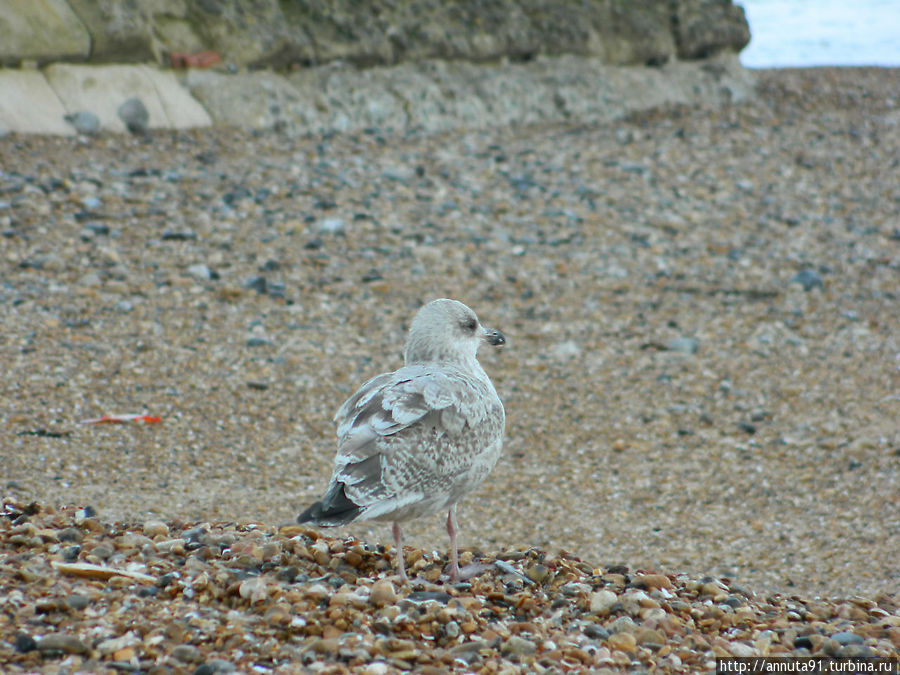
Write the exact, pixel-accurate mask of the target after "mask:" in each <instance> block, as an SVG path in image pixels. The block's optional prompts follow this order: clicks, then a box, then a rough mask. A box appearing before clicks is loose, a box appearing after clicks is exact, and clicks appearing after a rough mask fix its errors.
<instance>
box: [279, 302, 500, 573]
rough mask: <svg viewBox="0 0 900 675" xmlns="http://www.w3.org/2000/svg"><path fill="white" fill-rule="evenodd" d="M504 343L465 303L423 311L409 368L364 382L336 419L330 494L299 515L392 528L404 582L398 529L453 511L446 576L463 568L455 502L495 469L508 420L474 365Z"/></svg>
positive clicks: (408, 353)
mask: <svg viewBox="0 0 900 675" xmlns="http://www.w3.org/2000/svg"><path fill="white" fill-rule="evenodd" d="M505 343H506V338H505V337H504V336H503V333H501V332H500V331H498V330H490V329H487V328H484V327H483V326H482V325H481V322H480V321H479V320H478V317H477V316H476V315H475V312H473V311H472V310H471V309H469V308H468V307H467V306H466V305H464V304H462V303H461V302H457V301H456V300H449V299H447V298H441V299H439V300H434V301H432V302H430V303H428V304H427V305H424V306H423V307H422V308H421V309H419V311H418V312H417V313H416V316H415V317H414V318H413V321H412V324H411V325H410V328H409V335H408V336H407V339H406V347H405V349H404V355H403V356H404V366H403V367H402V368H400V369H399V370H395V371H394V372H391V373H383V374H381V375H378V376H376V377H373V378H372V379H371V380H369V381H368V382H366V383H365V384H364V385H362V387H360V388H359V390H358V391H357V392H356V393H355V394H353V396H351V397H350V398H349V399H347V401H346V402H345V403H344V404H343V405H342V406H341V407H340V409H339V410H338V411H337V414H336V415H335V416H334V421H335V422H336V423H337V436H338V448H337V456H336V457H335V461H334V471H333V472H332V475H331V482H330V483H329V485H328V489H327V490H326V491H325V496H323V497H322V499H321V500H320V501H317V502H315V503H314V504H312V505H311V506H310V507H309V508H307V509H306V510H305V511H304V512H303V513H301V514H300V515H299V516H297V522H298V523H303V524H310V525H315V526H320V527H334V526H338V525H347V524H348V523H353V522H356V521H359V520H386V521H391V522H392V523H393V528H392V532H393V535H394V545H395V548H396V552H397V570H398V574H399V577H400V579H401V581H402V582H407V581H408V578H407V576H406V570H405V566H404V559H403V546H402V537H403V534H402V530H401V527H400V523H401V522H403V521H406V520H410V519H412V518H419V517H423V516H430V515H433V514H435V513H439V512H443V511H446V512H447V534H448V535H449V536H450V566H449V576H450V580H451V581H452V582H457V581H459V580H461V579H463V574H462V573H461V572H460V569H459V553H458V549H457V541H456V535H457V533H458V532H459V525H458V524H457V521H456V503H457V502H458V501H459V500H460V499H461V498H462V497H463V496H465V495H466V494H468V493H469V492H471V491H472V490H474V489H475V488H476V487H478V485H480V484H481V482H482V481H483V480H484V479H485V478H486V477H487V475H488V474H489V473H490V472H491V470H492V469H493V468H494V465H495V464H496V463H497V460H498V459H499V458H500V452H501V449H502V446H503V432H504V429H505V427H506V413H505V412H504V410H503V403H501V401H500V397H499V396H497V391H496V389H494V385H493V384H492V383H491V380H490V378H489V377H488V376H487V373H485V372H484V368H482V367H481V364H480V363H479V362H478V359H477V358H476V354H477V352H478V348H479V347H480V346H481V345H482V344H489V345H492V346H499V345H503V344H505Z"/></svg>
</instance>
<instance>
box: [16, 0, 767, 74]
mask: <svg viewBox="0 0 900 675" xmlns="http://www.w3.org/2000/svg"><path fill="white" fill-rule="evenodd" d="M0 10H2V11H0V29H2V30H0V33H2V34H4V40H2V41H0V42H2V46H0V59H2V62H3V63H4V64H15V63H17V62H18V61H20V60H22V59H26V60H28V59H30V60H36V61H38V62H51V61H59V60H73V59H74V60H90V61H93V62H119V63H121V62H147V61H152V60H155V61H158V62H165V61H166V59H167V55H168V54H169V53H171V52H195V51H200V50H212V51H215V52H217V53H218V54H219V55H220V56H222V58H223V60H225V61H226V62H228V63H231V64H233V65H236V66H251V67H274V68H283V67H287V66H296V65H299V66H308V65H315V64H322V63H328V62H332V61H335V60H343V61H346V62H349V63H352V64H355V65H358V66H365V67H369V66H375V65H394V64H398V63H403V62H411V61H420V60H422V59H450V60H464V61H473V62H485V61H494V60H498V59H509V60H511V61H529V60H531V59H533V58H534V57H536V56H538V55H559V54H577V55H582V56H592V57H596V58H599V59H600V60H601V61H602V62H603V63H606V64H610V65H634V64H642V65H643V64H650V65H658V64H661V63H665V62H667V61H670V60H672V59H675V58H679V59H695V58H702V57H706V56H709V55H710V54H713V53H716V52H719V51H733V52H737V51H739V50H740V49H741V48H743V47H744V46H745V45H746V44H747V42H748V41H749V38H750V35H749V31H748V28H747V22H746V20H745V18H744V14H743V10H742V9H740V8H739V7H736V6H735V5H734V4H732V2H731V0H592V1H590V2H579V1H577V0H563V1H559V0H486V1H485V0H460V1H458V2H442V1H441V0H422V1H421V2H416V3H396V4H393V5H391V6H385V5H382V4H380V3H360V2H356V1H354V0H310V1H308V2H304V3H284V2H279V1H278V0H242V1H240V2H238V1H237V0H214V1H213V0H210V1H208V2H197V3H189V2H183V1H182V0H154V2H149V1H148V0H144V1H134V2H125V3H123V2H121V1H120V0H68V2H66V0H53V1H52V2H43V3H30V2H18V1H16V0H0ZM7 33H8V34H9V35H10V36H11V39H6V37H5V34H7Z"/></svg>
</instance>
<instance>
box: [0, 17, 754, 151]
mask: <svg viewBox="0 0 900 675" xmlns="http://www.w3.org/2000/svg"><path fill="white" fill-rule="evenodd" d="M749 39H750V35H749V31H748V28H747V22H746V20H745V19H744V14H743V10H742V9H740V8H739V7H736V6H735V5H734V4H732V1H731V0H459V1H458V2H443V1H441V0H421V1H420V2H416V3H393V4H391V5H389V6H386V5H384V4H380V3H361V2H358V1H357V0H308V1H306V2H302V3H301V2H281V1H279V0H241V1H239V0H204V1H203V2H184V0H130V1H129V2H121V1H120V0H48V1H47V2H42V3H30V2H24V1H22V0H0V65H6V66H18V65H25V64H35V63H36V64H37V65H38V66H40V67H41V68H42V70H41V71H40V72H38V71H35V70H34V69H33V68H32V69H31V70H30V71H29V69H28V68H22V69H21V70H12V69H0V128H3V129H5V130H7V131H13V132H24V133H54V134H71V133H73V132H76V131H77V132H78V133H96V130H95V127H96V124H94V122H99V128H100V130H104V131H113V132H120V133H121V132H124V131H125V130H126V128H127V127H128V126H129V125H128V124H126V123H125V122H123V120H122V119H121V117H120V115H119V113H118V111H119V109H120V106H122V104H123V103H124V102H125V101H126V100H128V99H129V98H138V99H140V100H141V101H142V102H143V103H144V105H145V106H146V112H147V120H146V123H145V124H143V125H139V127H140V128H141V129H154V128H172V129H184V128H189V127H195V126H208V125H209V124H211V123H218V124H227V125H232V126H238V127H243V128H255V129H268V128H279V129H286V130H288V131H292V132H298V133H305V132H309V131H316V132H321V131H352V130H360V129H366V128H379V129H383V130H385V131H394V132H406V131H409V130H425V131H446V130H449V129H460V128H484V127H488V126H496V125H507V124H530V123H534V122H546V121H581V122H598V121H605V120H611V119H616V118H618V117H621V116H622V115H624V114H627V113H629V112H632V111H634V110H641V109H646V108H648V107H653V106H659V105H664V104H669V103H675V104H686V105H694V104H711V105H719V104H721V103H722V102H734V101H739V100H741V99H744V98H746V97H748V96H749V95H751V93H752V90H753V82H752V78H751V77H750V76H749V74H748V73H747V72H746V71H745V70H744V69H743V68H742V67H741V65H740V63H739V62H738V60H737V57H736V53H737V52H738V51H740V49H741V48H742V47H743V46H744V45H746V44H747V42H748V41H749ZM198 53H200V55H201V56H205V57H210V58H211V59H212V60H211V62H213V63H218V62H219V60H220V59H221V61H222V62H224V65H220V66H219V67H218V68H217V69H215V70H203V69H195V68H187V69H185V70H183V71H180V76H179V78H176V74H175V71H172V70H171V69H170V68H171V66H172V65H173V64H180V65H177V66H176V67H179V68H180V67H181V66H183V65H184V64H185V63H189V62H190V59H189V58H188V59H186V58H185V57H189V56H190V55H197V54H198ZM173 56H175V57H176V58H173ZM73 61H74V62H76V63H72V62H73ZM154 66H162V68H160V67H154ZM646 66H652V67H646ZM54 95H55V97H56V98H57V99H58V100H55V101H54V100H53V98H54ZM35 110H40V111H41V112H40V113H39V114H37V113H35V112H34V111H35ZM84 115H93V116H94V117H84ZM85 120H89V121H90V122H91V124H88V126H84V124H81V122H84V121H85ZM76 122H79V124H76ZM85 129H87V130H88V131H85Z"/></svg>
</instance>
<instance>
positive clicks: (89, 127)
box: [63, 110, 100, 136]
mask: <svg viewBox="0 0 900 675" xmlns="http://www.w3.org/2000/svg"><path fill="white" fill-rule="evenodd" d="M63 119H65V120H66V122H68V123H69V124H71V125H72V126H73V127H75V131H77V132H78V133H79V134H84V135H85V136H95V135H96V134H99V133H100V118H99V117H97V115H95V114H94V113H92V112H90V111H87V110H82V111H79V112H76V113H72V114H69V115H66V116H65V117H64V118H63Z"/></svg>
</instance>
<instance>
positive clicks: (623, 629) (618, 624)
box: [606, 616, 635, 633]
mask: <svg viewBox="0 0 900 675" xmlns="http://www.w3.org/2000/svg"><path fill="white" fill-rule="evenodd" d="M634 628H635V623H634V619H632V618H631V617H630V616H620V617H619V618H618V619H616V620H615V621H613V622H612V623H610V624H609V625H608V626H606V630H608V631H609V632H610V633H633V632H634Z"/></svg>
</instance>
